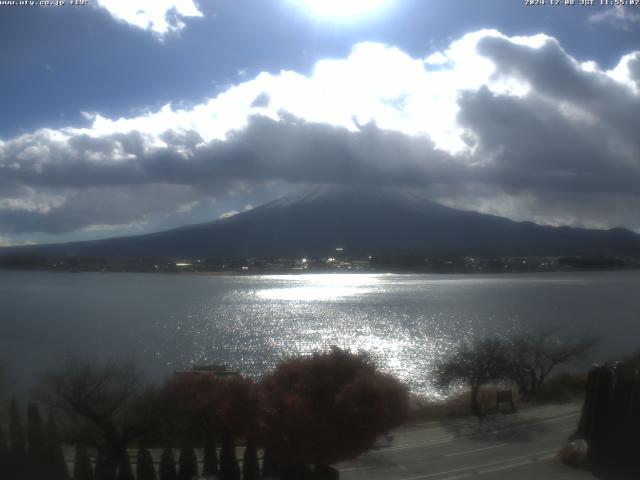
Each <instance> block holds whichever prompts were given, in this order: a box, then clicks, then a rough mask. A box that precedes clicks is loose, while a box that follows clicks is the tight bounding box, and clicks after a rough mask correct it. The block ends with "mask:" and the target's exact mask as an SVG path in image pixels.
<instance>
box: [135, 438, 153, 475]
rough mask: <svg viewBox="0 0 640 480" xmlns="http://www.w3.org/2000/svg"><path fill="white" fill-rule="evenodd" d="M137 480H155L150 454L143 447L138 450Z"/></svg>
mask: <svg viewBox="0 0 640 480" xmlns="http://www.w3.org/2000/svg"><path fill="white" fill-rule="evenodd" d="M136 479H137V480H156V471H155V470H154V468H153V458H151V452H149V450H147V449H146V448H145V447H144V446H143V445H140V448H138V465H137V466H136Z"/></svg>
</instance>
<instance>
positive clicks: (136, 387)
mask: <svg viewBox="0 0 640 480" xmlns="http://www.w3.org/2000/svg"><path fill="white" fill-rule="evenodd" d="M153 393H154V392H153V391H149V390H144V389H143V388H142V387H141V384H140V376H139V375H138V373H137V370H136V368H135V367H134V365H133V364H132V363H130V362H128V363H105V364H95V363H90V362H82V361H80V362H78V361H68V362H66V363H65V364H64V365H62V367H61V368H59V369H57V370H55V371H52V372H50V373H49V374H48V375H47V376H46V377H45V384H44V391H43V400H44V401H45V402H46V403H47V404H48V405H49V406H50V407H51V408H52V409H53V410H54V411H56V413H57V414H58V416H59V418H61V420H62V421H63V425H64V428H65V429H66V430H67V433H68V434H69V436H70V437H72V439H73V440H74V441H77V442H80V443H85V444H88V445H92V446H94V447H95V448H96V449H97V451H98V456H99V457H100V461H101V465H102V467H104V472H105V478H113V479H115V472H116V468H117V465H118V464H119V463H120V462H121V461H122V459H123V457H124V455H125V453H126V448H127V446H128V445H129V444H130V443H131V442H133V441H134V440H136V439H139V438H141V437H143V436H145V435H146V434H148V433H149V432H150V431H152V429H153V428H154V426H155V421H156V419H157V418H158V417H159V412H158V411H155V409H154V406H156V405H157V406H159V405H161V402H155V401H154V400H153V398H152V397H153ZM160 408H161V407H160Z"/></svg>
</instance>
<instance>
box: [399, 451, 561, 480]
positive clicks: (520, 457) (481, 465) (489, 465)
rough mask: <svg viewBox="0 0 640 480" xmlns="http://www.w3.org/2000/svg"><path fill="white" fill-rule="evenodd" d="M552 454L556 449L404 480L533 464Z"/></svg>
mask: <svg viewBox="0 0 640 480" xmlns="http://www.w3.org/2000/svg"><path fill="white" fill-rule="evenodd" d="M551 452H556V449H555V448H554V449H551V450H542V451H540V452H532V453H529V454H527V455H519V456H517V457H512V458H505V459H504V460H498V461H496V462H490V463H483V464H480V465H471V466H469V467H464V468H456V469H455V470H447V471H445V472H435V473H430V474H428V475H418V476H416V477H409V478H403V479H402V480H426V479H427V478H433V477H441V476H443V475H449V474H454V473H462V472H473V471H477V470H479V469H481V468H485V467H494V466H502V465H504V464H505V463H509V462H518V461H520V460H525V459H526V460H527V463H531V462H532V458H536V457H539V456H541V455H548V454H549V453H551ZM512 465H513V464H512ZM509 468H513V467H509Z"/></svg>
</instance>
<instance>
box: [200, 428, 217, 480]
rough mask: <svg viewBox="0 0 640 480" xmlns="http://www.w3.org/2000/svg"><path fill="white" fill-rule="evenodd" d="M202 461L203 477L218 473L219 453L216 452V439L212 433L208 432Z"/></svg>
mask: <svg viewBox="0 0 640 480" xmlns="http://www.w3.org/2000/svg"><path fill="white" fill-rule="evenodd" d="M202 463H203V466H202V476H203V477H212V476H213V475H218V453H217V452H216V439H215V436H214V435H212V434H208V435H207V437H206V439H205V443H204V455H203V459H202Z"/></svg>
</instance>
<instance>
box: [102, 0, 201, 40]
mask: <svg viewBox="0 0 640 480" xmlns="http://www.w3.org/2000/svg"><path fill="white" fill-rule="evenodd" d="M97 2H98V6H100V7H102V8H104V9H105V10H107V11H108V12H109V13H110V14H111V16H113V18H115V19H116V20H118V21H121V22H125V23H128V24H129V25H133V26H134V27H137V28H141V29H143V30H150V31H152V32H153V33H155V34H157V35H159V36H163V35H165V34H167V33H171V32H177V31H180V30H182V29H183V28H184V22H183V21H182V20H181V17H202V16H203V15H202V12H201V11H200V10H199V9H198V7H197V5H196V4H195V3H194V0H137V1H135V2H132V1H127V0H124V1H123V0H97Z"/></svg>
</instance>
